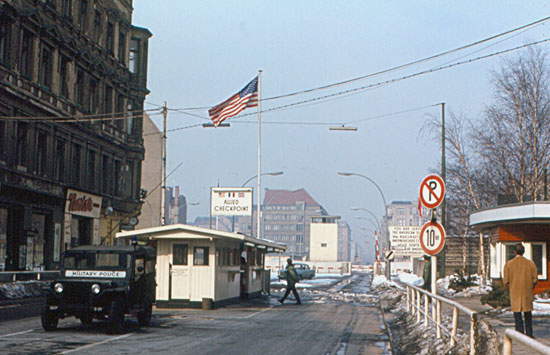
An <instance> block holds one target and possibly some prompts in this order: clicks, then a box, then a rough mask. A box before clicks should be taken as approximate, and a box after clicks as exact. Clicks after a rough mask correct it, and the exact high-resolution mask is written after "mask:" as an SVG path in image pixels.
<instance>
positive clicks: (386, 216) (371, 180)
mask: <svg viewBox="0 0 550 355" xmlns="http://www.w3.org/2000/svg"><path fill="white" fill-rule="evenodd" d="M338 175H341V176H359V177H360V178H363V179H365V180H368V181H369V182H371V183H372V184H373V185H374V186H375V187H376V189H377V190H378V192H379V193H380V196H381V197H382V201H383V202H384V220H385V221H386V223H387V221H388V212H387V211H388V209H387V208H388V207H387V206H388V203H387V202H386V197H385V196H384V193H383V192H382V189H381V188H380V186H379V185H378V184H377V183H376V181H374V180H373V179H371V178H370V177H368V176H365V175H362V174H357V173H349V172H338ZM386 225H387V224H386ZM380 232H382V229H380ZM384 232H387V230H386V231H384ZM389 248H391V244H390V240H389V236H388V249H389ZM387 265H388V267H387V268H386V269H387V271H386V277H387V278H388V280H389V279H390V277H391V271H390V267H389V265H390V263H389V262H388V263H387Z"/></svg>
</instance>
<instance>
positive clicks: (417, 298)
mask: <svg viewBox="0 0 550 355" xmlns="http://www.w3.org/2000/svg"><path fill="white" fill-rule="evenodd" d="M415 292H416V293H417V294H416V323H420V292H418V291H416V290H415Z"/></svg>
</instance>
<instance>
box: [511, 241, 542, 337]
mask: <svg viewBox="0 0 550 355" xmlns="http://www.w3.org/2000/svg"><path fill="white" fill-rule="evenodd" d="M515 251H516V256H515V257H514V258H513V259H511V260H509V261H508V262H507V263H506V265H505V266H504V285H505V286H506V287H508V289H509V290H510V303H511V306H512V307H511V308H512V312H514V320H515V323H516V330H517V331H518V332H521V333H524V334H526V335H527V336H530V337H531V338H532V337H533V322H532V318H531V311H532V310H533V288H535V284H536V283H537V267H536V266H535V263H533V262H532V261H531V260H529V259H526V258H524V257H523V253H524V252H525V248H524V247H523V245H521V244H517V245H516V247H515ZM522 312H523V316H524V317H525V329H524V327H523V326H524V322H523V319H522V317H521V313H522Z"/></svg>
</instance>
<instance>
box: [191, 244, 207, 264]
mask: <svg viewBox="0 0 550 355" xmlns="http://www.w3.org/2000/svg"><path fill="white" fill-rule="evenodd" d="M193 265H208V247H195V248H194V249H193Z"/></svg>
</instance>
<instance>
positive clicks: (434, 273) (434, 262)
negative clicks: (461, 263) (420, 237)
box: [431, 255, 437, 295]
mask: <svg viewBox="0 0 550 355" xmlns="http://www.w3.org/2000/svg"><path fill="white" fill-rule="evenodd" d="M431 264H432V293H433V294H434V295H437V287H436V286H437V256H435V255H432V258H431Z"/></svg>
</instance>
